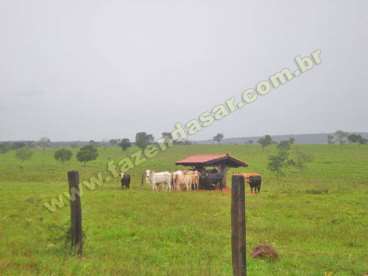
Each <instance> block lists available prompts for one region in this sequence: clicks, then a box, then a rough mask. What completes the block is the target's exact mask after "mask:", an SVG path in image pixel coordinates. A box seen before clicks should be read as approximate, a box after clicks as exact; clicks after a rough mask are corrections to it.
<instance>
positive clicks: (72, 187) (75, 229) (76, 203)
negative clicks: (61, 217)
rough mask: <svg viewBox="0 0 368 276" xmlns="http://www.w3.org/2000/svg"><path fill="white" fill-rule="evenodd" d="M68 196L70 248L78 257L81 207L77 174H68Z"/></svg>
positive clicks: (75, 172)
mask: <svg viewBox="0 0 368 276" xmlns="http://www.w3.org/2000/svg"><path fill="white" fill-rule="evenodd" d="M68 182H69V194H70V219H71V227H70V235H71V243H72V247H73V249H74V250H75V252H76V253H77V254H78V255H82V253H83V235H82V207H81V201H80V190H79V173H78V172H77V171H70V172H68Z"/></svg>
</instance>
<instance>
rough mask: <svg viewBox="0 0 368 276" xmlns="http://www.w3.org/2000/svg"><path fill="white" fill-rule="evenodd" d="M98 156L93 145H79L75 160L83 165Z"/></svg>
mask: <svg viewBox="0 0 368 276" xmlns="http://www.w3.org/2000/svg"><path fill="white" fill-rule="evenodd" d="M97 157H98V151H97V148H96V147H95V146H93V145H87V146H84V147H81V148H80V150H79V152H78V153H77V160H78V161H79V162H81V163H83V165H84V166H85V165H86V163H87V162H89V161H93V160H96V159H97Z"/></svg>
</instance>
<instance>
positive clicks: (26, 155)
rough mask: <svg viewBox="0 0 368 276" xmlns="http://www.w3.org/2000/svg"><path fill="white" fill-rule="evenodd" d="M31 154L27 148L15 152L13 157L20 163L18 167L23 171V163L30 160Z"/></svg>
mask: <svg viewBox="0 0 368 276" xmlns="http://www.w3.org/2000/svg"><path fill="white" fill-rule="evenodd" d="M32 154H33V152H32V151H31V150H30V149H29V148H28V147H22V148H19V149H17V150H16V152H15V157H16V158H17V159H18V160H20V161H21V165H20V166H19V167H20V168H21V169H23V163H24V161H26V160H29V159H31V157H32Z"/></svg>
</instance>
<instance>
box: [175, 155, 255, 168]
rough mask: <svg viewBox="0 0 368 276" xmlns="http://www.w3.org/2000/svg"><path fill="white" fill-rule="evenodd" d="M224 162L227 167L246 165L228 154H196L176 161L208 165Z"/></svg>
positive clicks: (178, 163)
mask: <svg viewBox="0 0 368 276" xmlns="http://www.w3.org/2000/svg"><path fill="white" fill-rule="evenodd" d="M219 164H225V165H227V166H229V167H247V166H248V165H247V164H246V163H245V162H242V161H240V160H238V159H236V158H234V157H231V156H230V155H229V154H224V153H223V154H198V155H191V156H188V157H186V158H184V159H183V160H179V161H176V165H183V166H210V165H219Z"/></svg>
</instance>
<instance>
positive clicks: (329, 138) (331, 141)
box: [327, 134, 335, 145]
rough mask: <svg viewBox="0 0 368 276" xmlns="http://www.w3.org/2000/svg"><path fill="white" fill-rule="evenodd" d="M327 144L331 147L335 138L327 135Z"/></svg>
mask: <svg viewBox="0 0 368 276" xmlns="http://www.w3.org/2000/svg"><path fill="white" fill-rule="evenodd" d="M327 143H328V144H329V145H332V144H335V137H334V136H333V135H331V134H330V135H328V136H327Z"/></svg>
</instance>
